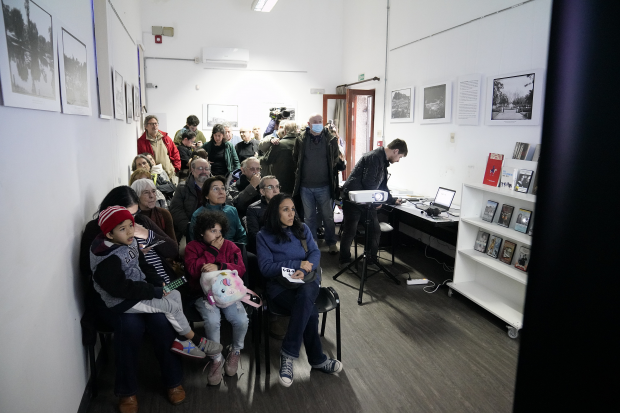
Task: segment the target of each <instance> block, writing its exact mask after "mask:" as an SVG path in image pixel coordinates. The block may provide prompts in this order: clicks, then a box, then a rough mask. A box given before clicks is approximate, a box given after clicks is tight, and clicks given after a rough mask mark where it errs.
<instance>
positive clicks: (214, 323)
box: [194, 297, 248, 350]
mask: <svg viewBox="0 0 620 413" xmlns="http://www.w3.org/2000/svg"><path fill="white" fill-rule="evenodd" d="M194 306H195V307H196V309H197V310H198V312H199V313H200V315H201V316H202V319H203V320H204V322H205V334H206V336H207V338H208V339H209V340H211V341H215V342H216V343H220V325H221V319H222V314H224V317H225V318H226V320H228V321H229V322H230V324H232V327H233V342H232V346H233V350H241V349H243V342H244V341H245V334H246V333H247V332H248V314H247V313H246V312H245V307H243V304H241V301H237V302H236V303H235V304H232V305H230V306H228V307H226V308H219V307H216V306H214V305H210V304H209V303H208V302H207V301H204V300H203V299H202V297H200V298H198V299H197V300H196V301H195V302H194Z"/></svg>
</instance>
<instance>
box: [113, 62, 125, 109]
mask: <svg viewBox="0 0 620 413" xmlns="http://www.w3.org/2000/svg"><path fill="white" fill-rule="evenodd" d="M112 86H113V87H114V118H116V119H120V120H125V82H124V81H123V76H121V74H120V73H118V72H117V71H116V70H114V69H112Z"/></svg>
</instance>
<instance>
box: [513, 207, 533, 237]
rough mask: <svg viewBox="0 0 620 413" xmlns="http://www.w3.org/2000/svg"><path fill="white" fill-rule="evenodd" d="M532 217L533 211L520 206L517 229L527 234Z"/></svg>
mask: <svg viewBox="0 0 620 413" xmlns="http://www.w3.org/2000/svg"><path fill="white" fill-rule="evenodd" d="M531 217H532V211H530V210H528V209H523V208H519V215H517V220H516V221H515V231H519V232H522V233H524V234H527V229H528V227H529V226H530V218H531Z"/></svg>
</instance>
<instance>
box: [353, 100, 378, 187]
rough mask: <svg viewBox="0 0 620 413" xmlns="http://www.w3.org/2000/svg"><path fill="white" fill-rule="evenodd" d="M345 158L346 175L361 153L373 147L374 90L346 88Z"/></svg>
mask: <svg viewBox="0 0 620 413" xmlns="http://www.w3.org/2000/svg"><path fill="white" fill-rule="evenodd" d="M346 96H347V128H346V159H347V170H346V176H348V175H349V174H350V173H351V171H352V170H353V167H354V166H355V163H356V162H357V161H358V160H359V158H360V157H361V155H362V154H363V153H366V152H368V151H370V150H372V149H373V146H374V130H375V90H374V89H369V90H363V89H347V95H346Z"/></svg>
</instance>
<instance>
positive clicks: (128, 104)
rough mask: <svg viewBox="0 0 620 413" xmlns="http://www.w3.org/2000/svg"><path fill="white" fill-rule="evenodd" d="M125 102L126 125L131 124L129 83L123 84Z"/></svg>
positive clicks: (131, 97)
mask: <svg viewBox="0 0 620 413" xmlns="http://www.w3.org/2000/svg"><path fill="white" fill-rule="evenodd" d="M125 102H126V104H127V111H126V113H127V118H126V119H127V123H131V122H133V90H132V89H131V85H130V84H129V83H125Z"/></svg>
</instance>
